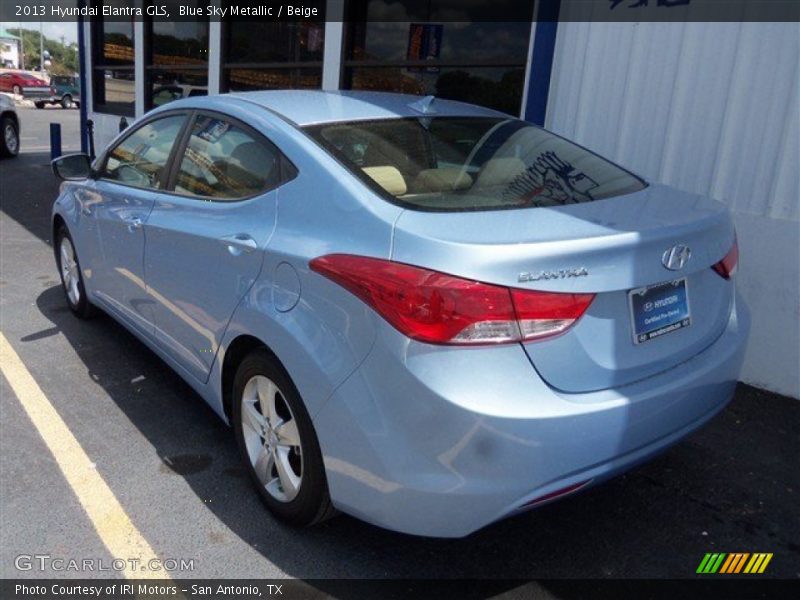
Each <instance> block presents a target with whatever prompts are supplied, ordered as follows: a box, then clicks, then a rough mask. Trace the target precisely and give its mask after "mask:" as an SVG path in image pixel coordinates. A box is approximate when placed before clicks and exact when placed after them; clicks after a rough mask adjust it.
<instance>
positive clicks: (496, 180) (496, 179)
mask: <svg viewBox="0 0 800 600" xmlns="http://www.w3.org/2000/svg"><path fill="white" fill-rule="evenodd" d="M525 168H526V167H525V163H524V162H522V160H520V159H519V158H517V157H515V156H509V157H504V158H491V159H489V160H487V161H486V163H485V164H484V165H483V167H481V171H480V173H478V179H477V181H476V182H475V186H476V187H488V186H492V185H507V184H509V183H511V182H512V181H513V180H514V178H515V177H516V176H517V175H519V174H520V173H522V172H523V171H524V170H525Z"/></svg>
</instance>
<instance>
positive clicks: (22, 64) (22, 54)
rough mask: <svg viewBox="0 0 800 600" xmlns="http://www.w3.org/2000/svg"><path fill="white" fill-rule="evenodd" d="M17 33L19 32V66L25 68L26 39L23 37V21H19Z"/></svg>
mask: <svg viewBox="0 0 800 600" xmlns="http://www.w3.org/2000/svg"><path fill="white" fill-rule="evenodd" d="M17 33H18V34H19V68H20V69H22V70H23V71H24V70H25V41H24V40H23V39H22V22H21V21H17Z"/></svg>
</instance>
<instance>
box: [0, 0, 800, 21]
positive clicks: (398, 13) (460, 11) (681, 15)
mask: <svg viewBox="0 0 800 600" xmlns="http://www.w3.org/2000/svg"><path fill="white" fill-rule="evenodd" d="M342 7H343V9H342ZM333 13H335V14H333ZM79 16H80V17H84V18H102V19H104V20H106V21H120V22H125V21H131V20H144V19H152V20H155V21H198V20H212V21H285V22H289V21H295V22H298V21H300V22H302V21H305V20H311V21H347V22H367V21H384V22H418V21H425V22H441V23H444V22H513V21H526V22H530V21H560V22H566V21H583V22H781V21H783V22H800V0H538V1H537V2H534V1H533V0H295V1H294V2H282V1H280V0H279V1H269V0H2V2H0V22H5V24H6V26H8V25H9V24H13V23H17V22H39V21H55V22H58V21H60V22H70V21H72V22H74V21H77V20H78V18H79Z"/></svg>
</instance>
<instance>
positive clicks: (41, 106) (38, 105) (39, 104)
mask: <svg viewBox="0 0 800 600" xmlns="http://www.w3.org/2000/svg"><path fill="white" fill-rule="evenodd" d="M33 105H34V106H35V107H36V108H39V109H42V108H44V102H34V103H33Z"/></svg>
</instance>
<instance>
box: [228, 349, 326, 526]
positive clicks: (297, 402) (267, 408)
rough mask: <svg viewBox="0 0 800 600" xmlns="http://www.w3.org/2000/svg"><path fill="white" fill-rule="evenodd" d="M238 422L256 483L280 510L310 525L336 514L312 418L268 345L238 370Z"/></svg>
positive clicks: (293, 520) (289, 519) (235, 395)
mask: <svg viewBox="0 0 800 600" xmlns="http://www.w3.org/2000/svg"><path fill="white" fill-rule="evenodd" d="M233 427H234V432H235V435H236V441H237V444H238V446H239V451H240V453H241V456H242V459H243V461H244V463H245V466H246V467H247V470H248V472H249V473H250V477H251V479H252V481H253V484H254V485H255V486H256V489H257V490H258V493H259V496H260V497H261V499H262V500H263V502H264V503H265V504H266V505H267V508H269V510H270V511H271V512H272V513H273V514H274V515H276V516H277V517H279V518H280V519H282V520H284V521H287V522H289V523H291V524H293V525H296V526H299V527H304V526H307V525H313V524H314V523H317V522H320V521H323V520H324V519H326V518H328V517H329V516H331V515H332V514H334V512H335V511H334V509H333V507H332V505H331V503H330V496H329V494H328V485H327V481H326V478H325V469H324V466H323V462H322V453H321V452H320V448H319V443H318V441H317V436H316V434H315V432H314V427H313V425H312V423H311V418H310V417H309V416H308V412H307V411H306V408H305V406H304V405H303V402H302V400H301V399H300V395H299V394H298V392H297V390H296V389H295V387H294V384H293V383H292V381H291V380H290V379H289V376H288V375H287V374H286V373H285V371H284V370H283V368H282V367H281V366H280V365H279V364H278V362H277V360H276V359H275V358H274V357H273V356H272V355H271V354H270V353H269V352H267V351H266V350H265V349H262V350H256V351H255V352H253V353H251V354H250V355H248V356H247V357H246V358H245V359H244V360H243V361H242V363H241V365H240V366H239V369H238V370H237V372H236V377H235V379H234V389H233Z"/></svg>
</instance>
